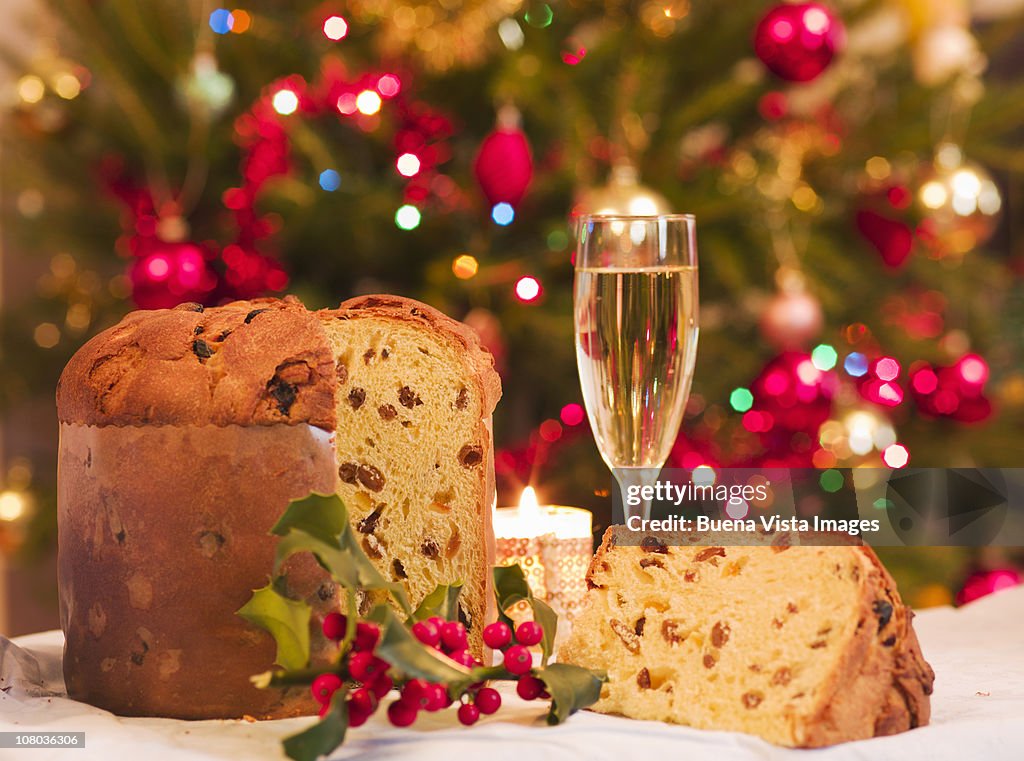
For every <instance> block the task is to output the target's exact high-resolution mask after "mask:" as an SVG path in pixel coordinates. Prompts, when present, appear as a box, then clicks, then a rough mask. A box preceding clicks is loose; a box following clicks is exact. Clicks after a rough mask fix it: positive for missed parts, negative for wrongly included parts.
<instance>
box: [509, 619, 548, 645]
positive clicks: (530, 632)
mask: <svg viewBox="0 0 1024 761" xmlns="http://www.w3.org/2000/svg"><path fill="white" fill-rule="evenodd" d="M542 639H544V627H542V626H541V625H540V624H538V623H537V622H536V621H523V623H521V624H519V626H517V627H516V642H518V643H519V644H520V645H526V646H527V647H532V646H533V645H536V644H538V643H539V642H540V641H541V640H542Z"/></svg>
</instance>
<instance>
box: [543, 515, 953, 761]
mask: <svg viewBox="0 0 1024 761" xmlns="http://www.w3.org/2000/svg"><path fill="white" fill-rule="evenodd" d="M628 536H629V532H628V531H626V529H625V528H623V527H612V528H610V529H609V530H608V532H607V533H606V534H605V537H604V542H603V543H602V545H601V547H600V548H599V549H598V551H597V554H596V556H595V557H594V560H593V563H592V565H591V567H590V570H589V572H588V576H587V579H588V587H589V591H588V593H587V600H586V603H585V605H584V609H583V611H582V612H581V614H580V615H579V616H578V617H577V619H576V620H575V621H574V625H573V632H572V635H571V636H570V638H569V640H568V641H567V642H566V644H565V645H564V647H563V648H562V650H561V652H560V656H559V657H560V659H562V660H565V661H568V662H572V663H578V664H580V665H583V666H587V667H590V668H598V669H606V670H607V672H608V683H607V684H606V685H605V687H604V690H603V692H602V697H601V700H600V701H599V702H598V703H597V704H596V705H595V706H594V710H597V711H601V712H604V713H613V714H621V715H624V716H628V717H631V718H636V719H653V720H660V721H668V722H673V723H679V724H687V725H690V726H693V727H698V728H703V729H719V730H731V731H738V732H747V733H750V734H754V735H759V736H760V737H762V738H764V739H765V740H768V741H770V742H773V743H776V744H779V745H786V746H792V747H820V746H825V745H831V744H834V743H838V742H843V741H847V740H856V739H863V738H869V737H874V736H878V735H889V734H894V733H897V732H902V731H904V730H907V729H911V728H913V727H917V726H921V725H924V724H927V723H928V716H929V698H928V696H929V695H930V694H931V690H932V681H933V679H934V675H933V673H932V670H931V668H930V667H929V666H928V664H927V663H926V662H925V660H924V659H923V657H922V655H921V651H920V648H919V646H918V643H917V637H916V636H915V634H914V630H913V628H912V626H911V618H912V615H913V614H912V613H911V611H910V610H909V608H907V607H906V606H905V605H904V604H903V603H902V601H901V600H900V596H899V593H898V592H897V591H896V586H895V583H894V582H893V580H892V578H891V577H890V576H889V574H888V573H887V572H886V570H885V568H884V567H883V566H882V564H881V563H880V562H879V560H878V558H877V557H876V556H875V554H874V553H873V552H872V551H871V550H870V549H869V548H867V547H855V546H845V547H843V546H834V547H829V546H788V545H787V544H786V543H785V542H781V543H779V542H777V543H776V544H777V546H754V547H725V546H706V545H705V546H694V544H692V543H690V542H689V541H686V539H689V538H691V537H683V536H681V535H679V534H674V535H668V534H666V535H660V536H658V535H655V536H653V537H649V538H648V539H647V540H645V541H644V542H643V543H642V544H641V545H640V546H627V545H626V544H625V543H626V542H628V541H630V539H629V538H627V537H628ZM634 536H635V535H634ZM617 539H618V540H619V541H617ZM704 539H706V537H704ZM634 541H635V540H634ZM680 544H682V545H683V546H680Z"/></svg>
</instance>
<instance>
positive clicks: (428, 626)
mask: <svg viewBox="0 0 1024 761" xmlns="http://www.w3.org/2000/svg"><path fill="white" fill-rule="evenodd" d="M412 635H413V636H414V637H415V638H416V639H418V640H419V641H420V642H422V643H423V644H424V645H426V646H427V647H437V643H438V642H440V641H441V632H440V631H439V630H438V628H437V627H436V626H435V625H434V624H433V623H431V622H430V621H417V622H416V623H414V624H413V625H412Z"/></svg>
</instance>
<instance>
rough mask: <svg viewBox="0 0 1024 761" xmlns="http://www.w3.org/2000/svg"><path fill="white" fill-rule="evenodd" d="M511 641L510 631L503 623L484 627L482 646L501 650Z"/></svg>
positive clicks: (499, 622)
mask: <svg viewBox="0 0 1024 761" xmlns="http://www.w3.org/2000/svg"><path fill="white" fill-rule="evenodd" d="M511 641H512V629H511V628H510V627H509V625H508V624H506V623H505V622H504V621H495V622H494V623H493V624H488V625H487V626H485V627H484V644H485V645H487V647H491V648H494V649H495V650H501V649H502V648H503V647H505V646H506V645H507V644H508V643H509V642H511Z"/></svg>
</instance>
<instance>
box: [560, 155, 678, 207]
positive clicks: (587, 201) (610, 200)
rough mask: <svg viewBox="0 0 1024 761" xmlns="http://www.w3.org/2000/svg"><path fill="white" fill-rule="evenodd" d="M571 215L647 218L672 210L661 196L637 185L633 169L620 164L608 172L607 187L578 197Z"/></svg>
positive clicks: (624, 163) (589, 191)
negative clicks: (613, 215)
mask: <svg viewBox="0 0 1024 761" xmlns="http://www.w3.org/2000/svg"><path fill="white" fill-rule="evenodd" d="M573 212H574V213H575V214H632V215H644V216H651V215H656V214H671V213H672V207H671V206H670V205H669V202H668V200H667V199H666V198H665V197H664V196H663V195H661V194H660V193H658V192H657V191H655V190H652V189H651V188H649V187H647V186H646V185H641V184H640V180H639V177H638V175H637V171H636V167H634V166H633V165H632V164H630V163H628V162H620V163H619V164H616V165H615V167H613V168H612V173H611V177H610V178H609V180H608V184H607V185H604V186H602V187H600V188H592V189H589V190H584V191H582V192H581V193H580V194H579V196H578V197H577V201H576V206H575V207H574V209H573Z"/></svg>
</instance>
